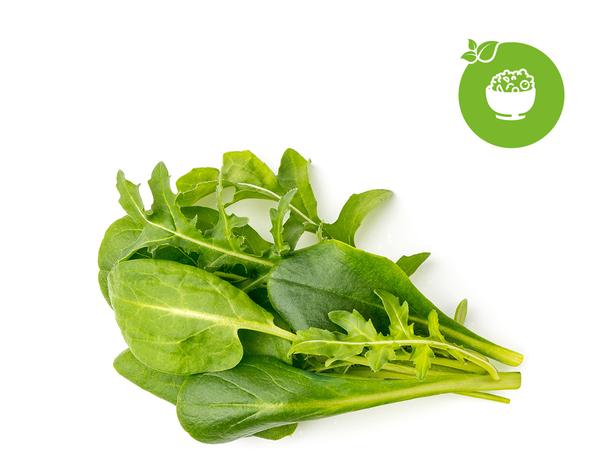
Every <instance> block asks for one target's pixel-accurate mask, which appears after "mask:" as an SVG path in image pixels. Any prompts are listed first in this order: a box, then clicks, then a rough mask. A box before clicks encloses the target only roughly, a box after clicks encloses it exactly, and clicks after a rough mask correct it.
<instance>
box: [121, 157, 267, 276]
mask: <svg viewBox="0 0 600 460" xmlns="http://www.w3.org/2000/svg"><path fill="white" fill-rule="evenodd" d="M148 183H149V185H150V190H151V192H152V196H153V198H154V202H153V204H152V207H151V211H150V212H147V211H146V210H145V209H144V204H143V202H142V200H141V197H140V195H139V190H138V186H136V185H134V184H132V183H131V182H129V181H128V180H127V179H125V176H124V174H123V173H122V172H119V174H118V176H117V188H118V190H119V192H120V195H121V197H120V200H119V202H120V203H121V205H122V206H123V209H125V211H126V212H127V214H128V215H129V216H130V218H131V219H132V220H133V222H135V223H136V224H137V225H139V226H140V227H141V229H142V230H141V232H140V234H139V236H138V238H137V239H136V240H135V241H133V242H132V244H131V245H130V247H128V248H124V249H123V254H124V256H123V258H122V259H126V258H127V257H128V255H129V254H132V253H134V252H135V251H137V250H138V249H140V248H144V247H145V248H149V249H151V250H152V249H154V248H156V247H158V246H162V245H167V244H168V245H172V246H177V247H180V248H182V249H184V250H186V251H194V252H199V253H201V254H202V257H203V258H205V259H206V260H209V261H215V260H219V261H220V262H221V263H222V264H225V263H241V264H245V265H247V266H248V267H250V268H255V269H261V267H262V269H263V270H264V269H268V268H270V267H271V266H272V263H271V262H269V261H266V260H263V259H261V258H258V257H256V256H253V255H250V254H246V253H244V252H242V251H240V250H239V249H238V248H235V247H232V246H231V245H229V244H224V242H223V241H220V240H219V239H216V238H214V237H212V238H209V237H207V236H205V235H204V234H203V233H202V232H201V231H200V230H198V229H197V228H196V223H195V221H194V220H192V221H190V220H189V219H188V218H187V217H186V216H185V215H184V213H183V212H182V211H181V209H180V208H179V206H178V204H177V203H176V196H175V194H174V193H173V192H172V190H171V187H170V184H169V174H168V171H167V169H166V167H165V166H164V164H163V163H159V164H158V165H157V166H156V168H154V171H153V172H152V177H151V179H150V181H149V182H148ZM215 268H216V267H215Z"/></svg>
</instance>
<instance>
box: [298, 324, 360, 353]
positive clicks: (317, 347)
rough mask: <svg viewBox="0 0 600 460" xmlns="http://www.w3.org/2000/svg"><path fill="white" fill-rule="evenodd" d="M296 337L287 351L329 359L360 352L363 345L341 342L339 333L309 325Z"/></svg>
mask: <svg viewBox="0 0 600 460" xmlns="http://www.w3.org/2000/svg"><path fill="white" fill-rule="evenodd" d="M296 337H297V339H296V340H295V341H294V343H293V344H292V347H291V348H290V351H289V353H290V354H295V353H302V354H306V355H315V356H325V357H328V358H329V360H330V361H335V360H344V359H346V358H349V357H352V356H356V355H359V354H360V353H362V351H363V349H364V346H363V345H361V344H356V343H352V342H342V339H343V337H341V335H340V334H338V333H335V332H332V331H328V330H326V329H318V328H315V327H311V328H309V329H304V330H302V331H298V332H297V333H296Z"/></svg>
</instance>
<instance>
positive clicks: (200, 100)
mask: <svg viewBox="0 0 600 460" xmlns="http://www.w3.org/2000/svg"><path fill="white" fill-rule="evenodd" d="M484 4H485V5H487V6H484ZM593 4H594V2H577V1H569V2H564V1H562V2H548V1H545V2H539V3H536V2H523V1H516V2H513V1H508V0H505V1H503V2H500V3H498V2H481V1H473V2H445V1H438V2H410V3H409V2H391V1H390V2H382V1H370V2H367V1H364V2H353V1H348V0H345V1H327V2H326V1H303V2H286V1H281V0H279V1H272V2H266V1H239V2H231V1H224V0H221V1H219V2H205V3H204V4H203V5H201V2H197V1H190V2H181V1H179V2H156V1H147V0H146V1H139V2H135V1H123V0H119V1H101V2H100V1H97V2H92V1H72V2H67V1H53V2H48V1H40V2H32V1H25V0H22V1H4V2H1V3H0V157H1V158H2V179H1V180H0V187H1V196H2V202H1V203H2V213H1V215H2V217H1V219H2V225H1V226H0V232H1V242H2V265H3V274H2V283H1V285H2V295H1V301H0V302H1V305H0V308H1V309H2V315H1V317H0V318H1V319H0V350H1V352H0V353H1V355H0V356H1V357H2V359H1V363H2V376H3V377H2V379H1V380H0V386H1V392H0V398H2V402H1V406H0V417H1V424H2V427H1V431H2V442H1V443H0V456H2V457H3V458H7V459H29V458H60V459H79V458H91V459H96V458H131V459H133V458H145V459H155V458H156V459H159V458H209V457H208V456H209V455H210V456H218V458H234V456H236V457H241V456H242V455H243V456H245V458H260V459H271V458H273V459H274V458H289V459H295V458H305V457H306V456H307V455H310V456H312V457H316V458H320V457H325V456H336V457H338V458H368V457H375V456H383V455H386V456H391V457H394V458H400V457H402V458H429V457H434V456H435V457H437V458H446V459H456V458H461V459H475V458H482V457H485V458H491V459H494V458H509V457H512V458H528V457H529V456H532V455H535V456H536V458H537V457H542V458H544V457H545V458H562V457H564V456H569V457H575V458H577V457H580V458H591V457H592V456H593V455H594V454H595V453H596V452H597V439H595V438H596V437H597V431H596V429H597V426H594V425H595V424H596V425H597V423H596V422H597V421H596V420H595V419H591V420H590V421H587V420H586V418H585V417H586V414H594V413H596V412H597V411H598V410H599V409H600V407H599V401H598V391H597V385H598V377H599V371H598V366H597V364H596V362H595V361H596V359H597V358H596V357H597V354H598V346H597V340H596V336H597V333H598V332H597V331H598V322H599V320H600V313H599V312H600V309H599V307H600V305H599V302H598V292H597V291H598V284H599V283H598V276H599V275H600V270H599V269H598V260H599V257H600V243H599V242H598V236H599V234H600V222H599V219H598V209H599V206H598V201H599V197H600V194H599V192H600V183H599V181H598V155H599V153H600V149H599V148H598V147H599V142H598V129H599V126H598V110H599V107H600V97H599V92H598V72H599V71H600V66H599V65H598V59H597V50H598V38H599V37H598V32H597V30H598V29H597V15H596V14H594V13H593V11H592V10H591V7H590V5H593ZM209 5H210V6H209ZM467 38H473V39H475V40H476V41H478V42H481V41H485V40H492V39H495V40H500V41H521V42H525V43H528V44H531V45H533V46H536V47H538V48H540V49H541V50H543V51H544V52H545V53H546V54H548V55H549V56H550V57H551V58H552V59H553V60H554V62H555V63H556V65H557V66H558V68H559V69H560V71H561V73H562V76H563V79H564V84H565V92H566V99H565V107H564V111H563V114H562V118H561V119H560V121H559V123H558V125H557V126H556V128H555V129H554V130H553V131H552V132H551V133H550V134H549V135H548V136H547V137H546V138H544V139H543V140H542V141H540V142H538V143H537V144H535V145H533V146H530V147H527V148H522V149H516V150H510V149H501V148H497V147H493V146H491V145H488V144H486V143H485V142H483V141H481V140H480V139H479V138H478V137H477V136H475V135H474V134H473V133H472V132H471V131H470V130H469V128H468V127H467V126H466V124H465V123H464V121H463V119H462V117H461V115H460V111H459V108H458V101H457V91H458V82H459V79H460V76H461V74H462V72H463V70H464V66H465V62H464V61H461V60H460V59H459V57H460V55H461V54H462V53H463V52H464V51H466V45H467ZM286 147H293V148H295V149H297V150H298V151H299V152H300V153H302V154H304V155H305V156H307V157H309V158H311V159H312V160H313V164H314V167H313V168H312V175H313V178H314V182H315V188H316V191H317V193H318V198H319V206H320V212H321V214H322V216H323V217H325V218H326V219H329V220H333V219H335V217H336V215H337V212H338V210H339V208H340V207H341V205H342V203H343V201H344V200H345V199H346V197H347V196H348V195H349V194H350V193H352V192H359V191H363V190H365V189H368V188H380V187H384V188H389V189H392V190H393V191H394V192H395V193H396V195H395V198H394V199H393V200H392V201H391V202H389V203H388V204H387V205H385V206H384V207H383V208H382V209H381V210H380V211H378V212H377V213H375V215H373V216H372V218H370V219H369V221H368V222H367V223H366V224H365V226H364V228H363V229H362V230H361V232H360V234H359V237H358V243H359V245H360V246H362V247H363V248H366V249H368V250H371V251H374V252H377V253H381V254H384V255H387V256H389V257H391V258H396V257H398V256H399V255H401V254H403V253H412V252H416V251H422V250H429V251H431V252H432V253H433V255H432V257H431V259H430V260H429V261H428V262H427V263H426V265H425V266H424V267H423V268H422V269H421V271H420V272H419V273H418V274H417V275H416V276H415V278H414V280H415V282H416V284H417V285H418V286H419V287H420V288H421V289H422V290H423V291H424V292H425V293H426V294H427V295H428V296H430V297H431V298H432V300H434V301H435V302H436V303H437V304H438V305H440V306H441V308H443V309H445V310H446V311H448V312H451V311H452V310H453V308H454V306H455V305H456V303H457V302H458V301H459V300H460V299H461V298H463V297H468V298H469V301H470V314H469V317H468V318H467V321H468V325H469V326H470V327H472V328H473V329H475V330H476V331H479V332H481V333H482V334H483V335H484V336H488V337H490V338H492V339H495V340H496V341H497V342H499V343H501V344H503V345H507V346H509V347H512V348H515V349H517V350H519V351H522V352H523V353H524V354H525V356H526V359H525V362H524V364H523V366H522V367H521V371H522V372H523V387H522V389H521V390H520V391H517V392H512V394H511V395H510V396H511V397H512V398H513V401H512V403H511V404H510V405H507V406H504V405H501V404H494V403H490V402H487V401H480V400H472V399H468V398H460V397H458V396H441V397H435V398H428V399H423V400H417V401H411V402H406V403H400V404H395V405H390V406H385V407H380V408H377V409H371V410H367V411H362V412H359V413H353V414H349V415H343V416H338V417H335V418H332V419H326V420H320V421H314V422H309V423H304V424H302V425H301V427H300V428H299V429H298V431H297V432H296V434H295V435H294V436H293V437H291V438H288V439H285V440H282V441H279V442H276V443H274V442H270V441H265V440H259V439H256V438H251V439H244V440H240V441H237V442H234V443H231V444H227V445H218V446H211V445H203V444H200V443H197V442H195V441H194V440H193V439H192V438H191V437H189V436H188V435H187V434H186V433H185V432H184V431H183V430H182V429H180V427H179V425H178V422H177V419H176V416H175V410H174V408H173V407H172V406H170V405H169V404H168V403H166V402H164V401H161V400H159V399H157V398H154V397H152V396H151V395H149V394H147V393H145V392H143V391H142V390H139V389H138V388H136V387H134V386H133V385H132V384H130V383H128V382H127V381H125V380H124V379H123V378H121V377H120V376H118V375H117V374H116V372H114V371H113V369H112V360H113V358H114V357H115V356H116V355H117V354H118V353H119V352H120V351H121V350H122V349H124V348H125V346H124V342H123V340H122V338H121V337H120V334H119V332H118V329H117V326H116V324H115V322H114V319H113V317H112V313H111V310H110V309H109V308H108V307H107V305H106V304H105V303H104V300H103V298H102V297H101V295H100V292H99V290H98V288H97V285H96V252H97V247H98V245H99V242H100V239H101V237H102V234H103V232H104V230H105V228H106V227H107V226H108V224H110V222H112V221H113V220H114V219H116V218H117V217H119V216H120V215H121V213H122V212H121V210H120V209H119V206H118V204H117V195H116V190H115V188H114V182H115V173H116V171H117V169H119V168H121V169H123V170H125V171H126V172H127V174H128V176H129V177H130V178H131V179H132V180H134V181H135V182H145V180H147V178H148V176H149V173H150V171H151V169H152V167H153V166H154V164H155V163H156V162H157V161H159V160H164V161H165V162H166V163H167V165H168V166H169V167H170V168H171V173H172V175H173V176H174V177H175V176H179V175H180V174H182V173H184V172H186V171H187V170H188V169H190V168H191V167H194V166H207V165H214V166H218V165H219V163H220V155H221V154H222V153H223V152H225V151H229V150H239V149H250V150H252V151H254V152H255V153H257V154H258V155H260V156H261V157H262V158H264V159H265V161H267V162H268V163H269V164H270V165H271V166H272V167H273V168H276V167H277V164H278V161H279V155H280V154H281V153H282V152H283V151H284V149H285V148H286Z"/></svg>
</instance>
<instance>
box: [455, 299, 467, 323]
mask: <svg viewBox="0 0 600 460" xmlns="http://www.w3.org/2000/svg"><path fill="white" fill-rule="evenodd" d="M467 303H468V302H467V299H463V300H461V301H460V303H459V304H458V306H457V307H456V311H455V312H454V321H456V322H457V323H459V324H465V319H467Z"/></svg>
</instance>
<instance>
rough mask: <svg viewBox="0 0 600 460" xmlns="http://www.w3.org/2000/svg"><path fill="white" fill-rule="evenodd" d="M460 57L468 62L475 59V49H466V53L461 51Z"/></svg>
mask: <svg viewBox="0 0 600 460" xmlns="http://www.w3.org/2000/svg"><path fill="white" fill-rule="evenodd" d="M461 59H464V60H465V61H468V62H475V61H476V60H477V54H476V53H475V51H467V52H466V53H463V55H462V56H461Z"/></svg>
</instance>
